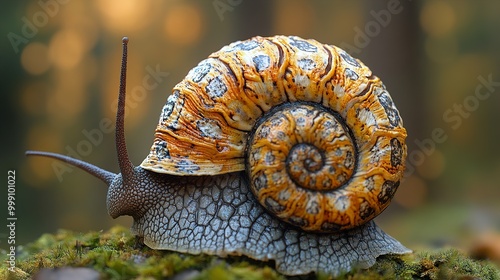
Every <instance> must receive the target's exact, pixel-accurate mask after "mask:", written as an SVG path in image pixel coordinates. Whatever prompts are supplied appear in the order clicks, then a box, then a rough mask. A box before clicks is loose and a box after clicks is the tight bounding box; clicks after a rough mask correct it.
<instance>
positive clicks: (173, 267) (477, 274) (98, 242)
mask: <svg viewBox="0 0 500 280" xmlns="http://www.w3.org/2000/svg"><path fill="white" fill-rule="evenodd" d="M135 244H136V241H135V238H134V237H133V236H132V235H131V234H130V231H129V230H128V229H125V228H123V227H114V228H112V229H110V230H109V231H106V232H89V233H84V234H82V233H75V232H70V231H65V230H60V231H59V232H58V233H56V234H45V235H43V236H41V237H40V238H39V239H38V240H36V241H35V242H33V243H31V244H28V245H26V246H23V247H19V248H18V255H17V259H16V266H15V268H14V269H13V270H14V272H10V273H9V270H8V262H7V252H1V255H0V261H1V263H2V266H1V267H0V278H1V279H31V278H32V277H35V278H36V279H49V278H50V277H54V276H58V277H62V278H68V277H71V278H72V279H162V278H170V277H173V279H176V280H180V279H287V277H285V276H283V275H280V274H279V273H277V272H276V271H275V270H274V269H273V267H274V264H273V263H271V262H270V263H262V262H257V261H253V260H251V259H248V258H244V257H232V258H226V259H222V258H218V257H213V256H205V255H201V256H192V255H186V254H179V253H175V252H167V251H156V250H151V249H149V248H146V247H143V248H136V247H135ZM6 264H7V265H6ZM78 277H80V278H78ZM85 277H87V278H85ZM395 278H398V279H500V270H499V269H498V268H497V267H496V266H495V265H493V264H492V263H490V262H487V261H480V260H474V259H471V258H469V257H467V256H465V255H464V254H463V253H461V252H459V251H458V250H455V249H442V250H439V251H432V252H416V253H414V254H410V255H406V256H384V257H381V258H379V260H378V261H377V263H376V264H375V265H374V266H373V267H372V268H370V269H368V270H356V271H353V272H350V273H348V274H346V275H343V276H342V277H340V279H353V280H354V279H395ZM299 279H330V277H329V276H328V275H307V276H304V277H300V278H299Z"/></svg>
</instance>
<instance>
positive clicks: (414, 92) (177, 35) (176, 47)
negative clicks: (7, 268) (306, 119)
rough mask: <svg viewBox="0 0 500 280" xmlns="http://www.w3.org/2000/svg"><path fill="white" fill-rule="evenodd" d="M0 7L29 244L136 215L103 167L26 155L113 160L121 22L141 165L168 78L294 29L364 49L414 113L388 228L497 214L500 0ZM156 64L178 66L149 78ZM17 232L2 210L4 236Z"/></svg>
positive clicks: (451, 238) (43, 2)
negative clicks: (114, 193) (98, 170)
mask: <svg viewBox="0 0 500 280" xmlns="http://www.w3.org/2000/svg"><path fill="white" fill-rule="evenodd" d="M0 14H1V16H0V18H1V21H2V24H1V25H0V29H1V33H0V34H2V36H3V40H2V44H1V58H2V63H1V80H2V84H1V93H0V106H1V110H0V119H1V120H2V122H1V124H2V137H1V138H0V149H1V167H2V168H1V170H2V172H3V174H4V176H5V177H4V178H6V177H7V175H6V173H7V170H10V169H15V170H16V175H17V186H16V216H17V218H18V221H17V229H16V230H17V234H16V238H17V242H18V244H19V243H20V244H23V243H26V242H29V241H31V240H33V239H35V238H37V237H38V236H40V235H41V234H43V233H46V232H55V231H56V230H57V229H59V228H66V229H72V230H76V231H88V230H99V229H107V228H109V227H110V226H112V225H114V224H117V223H121V224H124V225H126V226H129V225H130V224H131V221H132V219H131V218H130V217H120V218H118V219H117V220H113V219H111V218H110V217H109V216H108V214H107V210H106V191H107V190H106V187H105V185H104V184H103V183H102V182H101V181H99V180H97V179H95V178H93V177H91V176H89V175H88V174H86V173H84V172H82V171H79V170H75V171H73V172H63V173H62V174H59V175H60V178H58V175H57V174H56V173H55V172H54V170H53V167H52V164H53V161H52V160H50V159H43V158H33V157H32V158H26V157H25V156H24V151H25V150H28V149H36V150H44V151H52V152H57V153H62V154H68V153H69V154H72V155H73V156H74V155H75V152H76V155H78V156H80V157H81V158H82V159H84V160H85V161H88V162H90V163H93V164H96V165H98V166H100V167H103V168H105V169H107V170H110V171H113V172H117V171H118V164H117V160H116V152H115V150H114V134H113V133H110V132H109V131H103V130H102V129H101V130H100V123H101V121H102V120H107V119H110V120H112V122H113V123H114V115H115V111H116V109H115V107H116V98H117V92H118V77H119V68H120V57H121V38H122V36H125V35H126V36H128V37H129V38H130V43H129V63H128V69H129V70H128V81H127V88H128V96H127V97H128V101H127V102H128V103H127V105H128V108H127V110H128V116H127V118H126V137H127V143H128V150H129V154H130V156H131V160H132V162H133V163H134V164H135V165H138V164H140V162H141V161H142V160H143V159H144V158H145V156H146V155H147V153H148V151H149V148H150V146H151V144H152V139H153V132H154V129H155V127H156V124H157V121H158V117H159V114H160V110H161V108H162V106H163V104H164V103H165V101H166V98H167V96H168V95H169V94H170V92H171V88H172V87H173V86H174V85H175V84H176V83H177V82H179V81H181V79H182V78H183V77H184V76H185V75H186V73H187V72H188V71H189V69H191V68H193V67H194V66H195V65H196V64H197V63H198V62H199V61H201V60H202V59H204V58H206V57H207V56H208V55H209V54H210V53H212V52H214V51H217V50H218V49H220V48H221V47H222V46H224V45H226V44H229V43H231V42H233V41H236V40H244V39H247V38H250V37H252V36H256V35H261V36H271V35H275V34H284V35H298V36H301V37H304V38H313V39H316V40H318V41H319V42H322V43H327V44H333V45H337V46H340V47H342V48H344V49H345V50H346V51H348V52H349V53H350V54H351V55H353V56H354V57H357V58H359V59H361V60H362V61H363V62H364V63H365V64H366V65H368V66H369V67H370V68H371V69H372V70H373V72H374V73H375V74H376V75H377V76H379V77H381V79H382V80H383V82H384V83H385V85H386V87H387V88H388V90H389V92H390V93H391V95H392V97H393V99H394V102H395V103H396V105H397V107H398V109H399V111H400V113H401V115H402V117H403V120H404V122H405V127H406V129H407V131H408V139H407V144H408V148H409V149H408V152H409V157H408V162H407V165H408V168H407V173H406V178H405V180H404V181H403V183H402V184H401V186H400V189H399V191H398V192H397V194H396V197H395V198H394V200H393V203H392V204H391V206H390V207H389V208H388V209H387V210H386V211H385V212H384V213H383V214H382V215H380V216H379V217H378V218H377V222H378V223H379V224H380V225H381V226H382V228H383V229H384V230H386V231H387V232H389V233H390V234H391V235H393V236H394V237H396V238H397V239H398V240H400V241H402V242H403V243H404V244H405V245H407V246H409V247H410V248H414V249H415V248H419V247H420V246H425V247H429V246H446V245H452V246H457V247H461V248H468V246H471V244H474V242H477V240H479V239H480V238H481V236H483V235H484V234H490V233H496V234H498V232H499V230H500V186H499V185H500V184H499V182H500V160H499V158H500V148H499V143H500V130H499V121H500V96H499V95H500V33H499V32H500V2H499V1H494V0H491V1H487V0H483V1H465V0H437V1H430V0H428V1H411V0H389V1H326V0H325V1H303V0H288V1H285V0H280V1H265V0H257V1H249V0H209V1H202V0H186V1H180V0H170V1H120V0H102V1H76V0H64V1H63V0H59V1H57V0H40V1H38V0H37V1H8V2H6V3H3V4H2V9H1V11H0ZM153 69H159V71H161V72H164V73H168V75H167V74H162V75H160V76H157V77H156V78H157V79H156V80H155V81H156V82H157V83H156V84H155V86H153V87H152V88H148V89H147V90H146V89H145V87H144V85H143V79H144V77H146V76H148V75H151V74H150V73H151V72H152V71H153V72H154V70H153ZM96 130H100V131H101V133H102V135H103V137H102V139H101V140H99V139H98V140H99V141H97V140H95V141H94V143H91V142H90V141H89V139H88V138H87V136H86V132H88V133H92V132H95V131H96ZM88 133H87V134H88ZM71 151H73V152H71ZM5 181H6V179H5ZM5 181H4V182H5ZM3 186H4V187H3V190H1V191H0V197H1V202H0V205H1V207H0V218H1V220H2V221H6V215H7V213H6V212H7V210H6V206H5V205H6V199H5V197H6V194H7V187H6V184H5V183H4V184H3ZM7 234H8V233H7V229H6V227H5V226H0V247H1V248H4V247H6V237H7Z"/></svg>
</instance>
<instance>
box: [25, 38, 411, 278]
mask: <svg viewBox="0 0 500 280" xmlns="http://www.w3.org/2000/svg"><path fill="white" fill-rule="evenodd" d="M126 42H127V40H124V62H123V66H122V76H121V88H120V97H119V102H118V107H119V109H118V112H117V142H116V146H117V150H118V154H119V164H120V170H121V174H113V173H111V172H108V171H104V170H102V169H100V168H97V167H95V166H91V165H89V164H88V163H85V162H81V161H79V160H76V159H72V158H68V157H65V156H62V155H56V154H51V153H45V152H28V154H33V155H45V156H49V157H53V158H57V159H60V160H63V161H66V162H68V163H71V164H73V165H76V166H78V167H81V168H82V169H84V170H86V171H87V172H89V173H91V174H93V175H94V176H96V177H98V178H100V179H101V180H103V181H104V182H106V183H107V184H108V185H109V190H108V198H107V206H108V212H109V214H110V215H111V216H112V217H113V218H116V217H118V216H121V215H130V216H132V217H133V218H134V223H133V225H132V231H133V232H134V233H135V234H136V235H137V236H139V237H141V238H142V239H143V242H144V244H146V245H147V246H149V247H151V248H153V249H168V250H175V251H179V252H186V253H192V254H199V253H207V254H215V255H219V256H226V255H245V256H249V257H251V258H254V259H257V260H274V261H275V263H276V268H277V270H278V271H280V272H282V273H284V274H287V275H298V274H307V273H309V272H318V271H322V272H326V273H330V274H333V275H338V274H339V273H341V272H343V271H348V270H350V269H351V268H352V267H353V266H361V267H368V266H370V265H372V264H373V263H374V262H375V259H376V258H377V257H378V256H379V255H383V254H390V253H394V254H402V253H407V252H409V250H408V249H407V248H405V247H404V246H403V245H401V244H400V243H399V242H398V241H396V240H395V239H393V238H392V237H390V236H388V235H387V234H385V233H384V232H383V231H382V230H381V229H380V228H378V227H377V226H376V225H375V223H374V222H373V221H372V219H373V218H374V217H375V216H377V215H378V214H380V213H381V212H382V211H383V210H384V209H385V208H386V207H387V206H388V205H389V203H390V200H391V198H392V196H393V195H394V193H395V191H396V189H397V187H398V186H399V181H400V178H401V177H402V175H403V171H404V161H405V157H406V145H405V144H404V143H405V142H404V141H405V138H406V131H405V129H404V128H403V126H402V120H401V117H400V116H399V113H398V111H397V109H396V108H395V106H394V104H393V102H392V99H391V97H390V95H389V93H388V92H387V90H386V89H385V87H384V85H383V84H382V82H381V81H380V79H379V78H378V77H376V76H374V75H372V73H371V71H370V70H369V69H368V68H367V67H366V66H364V65H363V64H362V63H361V62H360V61H358V60H356V59H354V58H352V57H351V56H350V55H349V54H347V53H346V52H345V51H343V50H341V49H339V48H337V47H335V46H330V45H323V44H320V43H318V42H316V41H314V40H304V39H301V38H299V37H285V36H275V37H268V38H263V37H254V38H252V39H249V40H247V41H240V42H235V43H232V44H230V45H228V46H226V47H223V48H222V49H221V50H220V51H218V52H215V53H213V54H212V55H210V56H209V58H207V59H206V60H203V61H202V62H200V63H199V64H198V66H196V67H195V68H193V69H192V70H191V71H189V73H188V74H187V76H186V78H185V79H184V80H183V81H181V82H180V83H179V84H177V85H176V86H175V87H174V89H173V93H172V94H171V95H170V96H169V98H168V99H167V102H166V104H165V105H164V107H163V109H162V113H161V115H160V119H159V123H158V126H157V128H156V132H155V137H154V141H153V145H152V147H151V150H150V153H149V155H148V156H147V157H146V159H145V160H144V161H143V163H142V164H141V165H140V166H138V167H134V166H133V165H132V164H131V163H130V161H129V159H128V156H127V152H126V146H125V140H124V134H123V115H124V102H125V101H124V100H125V99H124V96H125V70H126Z"/></svg>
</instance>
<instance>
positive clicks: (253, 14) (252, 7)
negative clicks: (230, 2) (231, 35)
mask: <svg viewBox="0 0 500 280" xmlns="http://www.w3.org/2000/svg"><path fill="white" fill-rule="evenodd" d="M235 12H236V13H237V15H236V17H237V20H236V22H237V24H238V26H237V28H234V32H237V34H236V37H238V38H240V39H242V40H245V39H248V38H250V37H253V36H257V35H258V36H272V35H274V34H271V32H272V28H271V26H272V17H273V14H274V5H273V2H270V1H266V0H254V1H241V4H239V6H238V7H237V8H236V9H235Z"/></svg>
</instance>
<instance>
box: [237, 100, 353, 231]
mask: <svg viewBox="0 0 500 280" xmlns="http://www.w3.org/2000/svg"><path fill="white" fill-rule="evenodd" d="M248 145H249V146H248V163H247V164H248V165H247V168H248V169H247V172H249V177H250V180H251V185H252V191H253V192H254V194H255V195H256V197H257V198H258V200H259V202H260V203H261V204H262V205H263V206H265V207H266V209H268V210H269V211H271V212H272V213H274V214H276V215H277V216H279V217H282V218H285V219H287V221H288V222H290V223H292V224H295V225H298V226H303V224H304V223H305V224H311V226H312V224H313V223H312V221H308V219H304V217H305V216H304V215H306V216H308V215H314V213H318V212H323V211H324V210H322V208H323V207H326V205H325V204H324V203H325V201H324V198H322V196H321V195H320V192H323V191H332V190H336V189H338V188H339V187H341V186H344V185H346V184H347V183H348V182H349V180H350V179H351V177H352V176H353V174H354V172H355V169H356V166H357V165H356V156H357V155H356V153H357V150H356V145H355V142H354V139H353V136H352V134H351V133H350V131H349V128H348V127H347V125H346V124H345V123H344V120H343V119H342V118H341V117H340V116H338V114H336V113H335V112H333V111H331V110H329V109H326V108H324V107H323V106H321V105H311V104H294V106H282V107H281V108H279V110H276V111H273V112H268V113H267V114H266V115H265V116H264V117H263V120H262V122H261V123H260V124H259V125H258V127H257V128H256V130H255V131H254V134H253V135H252V137H251V139H250V141H249V143H248ZM294 213H295V214H294ZM306 213H309V214H306Z"/></svg>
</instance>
